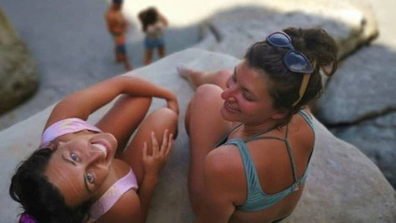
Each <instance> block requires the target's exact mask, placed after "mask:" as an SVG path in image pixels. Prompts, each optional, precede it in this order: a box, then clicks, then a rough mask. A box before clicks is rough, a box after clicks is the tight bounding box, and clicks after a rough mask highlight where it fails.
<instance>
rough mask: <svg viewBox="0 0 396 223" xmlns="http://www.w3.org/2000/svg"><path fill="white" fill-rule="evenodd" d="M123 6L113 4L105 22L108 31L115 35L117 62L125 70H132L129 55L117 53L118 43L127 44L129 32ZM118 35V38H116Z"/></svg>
mask: <svg viewBox="0 0 396 223" xmlns="http://www.w3.org/2000/svg"><path fill="white" fill-rule="evenodd" d="M121 9H122V4H115V3H112V4H111V5H110V8H109V10H108V11H107V12H106V15H105V20H106V25H107V30H108V31H109V33H111V34H112V35H113V38H114V42H115V43H114V44H115V47H114V52H115V56H116V61H117V62H118V63H123V64H124V67H125V70H126V71H130V70H132V66H131V64H130V63H129V58H128V55H127V54H126V53H125V54H123V53H120V52H118V51H117V44H118V43H125V38H126V37H125V36H126V33H127V31H128V23H127V20H126V19H125V17H124V15H123V14H122V11H121ZM114 34H116V36H114Z"/></svg>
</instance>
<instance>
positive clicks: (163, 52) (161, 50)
mask: <svg viewBox="0 0 396 223" xmlns="http://www.w3.org/2000/svg"><path fill="white" fill-rule="evenodd" d="M158 55H159V57H160V58H163V57H165V56H166V49H165V47H164V46H161V47H158Z"/></svg>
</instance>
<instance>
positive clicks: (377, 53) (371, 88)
mask: <svg viewBox="0 0 396 223" xmlns="http://www.w3.org/2000/svg"><path fill="white" fill-rule="evenodd" d="M394 61H396V53H395V51H393V50H391V49H389V48H387V47H385V46H383V45H378V44H375V45H372V46H371V47H366V48H363V49H361V50H360V51H359V52H357V53H356V54H354V55H353V56H352V57H350V58H347V59H346V60H345V61H344V62H343V64H342V66H341V67H340V68H339V69H338V71H337V72H336V73H335V74H334V76H333V77H332V78H331V81H329V83H328V85H327V88H326V92H325V93H324V95H323V97H322V98H321V99H320V102H319V110H320V112H319V113H318V115H319V117H320V120H322V121H323V122H324V123H325V124H328V125H340V124H344V125H345V124H353V123H357V122H359V121H362V120H365V119H369V118H374V117H377V116H379V115H382V114H385V113H388V112H390V111H392V110H395V109H396V100H395V98H394V96H395V93H394V92H395V86H396V68H395V66H394ZM357 68H358V69H357ZM357 108H358V109H357Z"/></svg>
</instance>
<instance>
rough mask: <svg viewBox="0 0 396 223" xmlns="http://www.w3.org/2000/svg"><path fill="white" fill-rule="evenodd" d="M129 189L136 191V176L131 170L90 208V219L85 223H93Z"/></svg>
mask: <svg viewBox="0 0 396 223" xmlns="http://www.w3.org/2000/svg"><path fill="white" fill-rule="evenodd" d="M130 189H135V190H137V189H138V184H137V180H136V176H135V174H134V173H133V171H132V169H130V170H129V173H128V174H127V175H125V176H124V177H122V178H121V179H119V180H118V181H117V182H115V183H114V184H113V185H112V186H111V187H110V188H109V189H108V190H107V191H106V193H104V194H103V195H102V197H101V198H99V200H97V201H96V202H95V203H94V204H93V205H92V206H91V208H90V210H89V214H90V219H89V220H88V221H87V222H86V223H91V222H95V221H96V220H98V219H99V218H100V217H101V216H102V215H104V214H105V213H106V212H107V211H108V210H110V209H111V207H113V205H114V204H115V203H116V202H117V201H118V199H120V197H121V196H122V195H123V194H124V193H125V192H127V191H129V190H130Z"/></svg>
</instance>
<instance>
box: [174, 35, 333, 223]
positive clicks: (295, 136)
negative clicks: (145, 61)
mask: <svg viewBox="0 0 396 223" xmlns="http://www.w3.org/2000/svg"><path fill="white" fill-rule="evenodd" d="M336 69H337V47H336V44H335V41H334V40H333V38H332V37H331V36H330V35H328V34H327V33H326V32H325V31H324V30H323V29H299V28H287V29H285V30H283V31H278V32H274V33H272V34H271V35H269V36H268V37H267V38H266V39H265V40H264V41H261V42H257V43H255V44H253V45H252V46H251V47H250V48H249V49H248V50H247V53H246V55H245V57H244V59H243V60H242V61H241V62H240V63H239V64H237V65H236V66H235V69H234V70H233V71H229V70H222V71H216V72H203V71H196V70H192V69H188V68H184V67H179V68H178V71H179V73H180V75H181V76H182V77H184V78H186V79H187V80H188V81H189V82H190V84H191V85H192V86H193V87H194V88H195V89H196V91H195V94H194V96H193V97H192V99H191V101H190V103H189V105H188V108H187V111H186V115H185V127H186V130H187V133H188V135H189V138H190V156H191V158H190V162H191V163H190V172H189V182H188V187H189V194H190V201H191V204H192V208H193V210H194V212H195V214H196V217H197V222H211V223H216V222H244V223H249V222H262V223H266V222H279V221H281V220H283V219H285V218H286V217H287V216H289V215H290V214H291V213H292V212H293V210H294V208H295V207H296V205H297V203H298V201H299V200H300V198H301V195H302V193H303V191H304V185H305V181H306V178H307V175H308V173H309V163H310V159H311V155H312V152H313V149H314V143H315V137H314V129H313V122H312V114H311V113H310V110H309V108H308V106H307V104H308V103H309V102H310V101H311V100H313V99H316V98H317V97H319V96H320V94H321V92H322V89H323V88H322V81H321V74H320V72H323V73H324V74H327V75H329V76H330V75H332V74H333V73H334V72H335V71H336Z"/></svg>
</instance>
